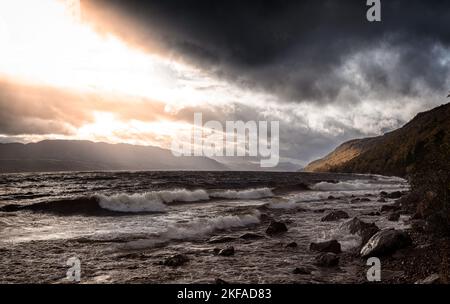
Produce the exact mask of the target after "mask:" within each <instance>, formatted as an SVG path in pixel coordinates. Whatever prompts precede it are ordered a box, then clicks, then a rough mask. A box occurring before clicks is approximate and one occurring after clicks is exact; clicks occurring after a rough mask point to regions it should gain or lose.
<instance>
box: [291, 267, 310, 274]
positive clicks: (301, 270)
mask: <svg viewBox="0 0 450 304" xmlns="http://www.w3.org/2000/svg"><path fill="white" fill-rule="evenodd" d="M292 273H293V274H311V270H309V269H307V268H305V267H297V268H295V269H294V270H293V271H292Z"/></svg>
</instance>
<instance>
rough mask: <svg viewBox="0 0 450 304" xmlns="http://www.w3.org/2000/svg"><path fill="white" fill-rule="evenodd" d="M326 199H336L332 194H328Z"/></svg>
mask: <svg viewBox="0 0 450 304" xmlns="http://www.w3.org/2000/svg"><path fill="white" fill-rule="evenodd" d="M328 199H329V200H334V199H336V198H335V197H334V196H332V195H330V196H328Z"/></svg>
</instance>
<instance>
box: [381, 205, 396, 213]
mask: <svg viewBox="0 0 450 304" xmlns="http://www.w3.org/2000/svg"><path fill="white" fill-rule="evenodd" d="M399 209H400V207H399V206H398V205H397V204H392V205H383V206H382V207H381V209H380V212H390V211H398V210H399Z"/></svg>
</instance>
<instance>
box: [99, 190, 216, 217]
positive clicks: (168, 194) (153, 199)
mask: <svg viewBox="0 0 450 304" xmlns="http://www.w3.org/2000/svg"><path fill="white" fill-rule="evenodd" d="M97 197H98V198H99V200H100V202H99V205H100V207H102V208H104V209H108V210H112V211H118V212H164V211H166V209H167V205H166V204H165V203H172V202H175V201H176V202H196V201H201V200H207V199H209V196H208V193H206V191H205V190H195V191H189V190H186V189H174V190H163V191H152V192H146V193H136V194H116V195H111V196H105V195H97Z"/></svg>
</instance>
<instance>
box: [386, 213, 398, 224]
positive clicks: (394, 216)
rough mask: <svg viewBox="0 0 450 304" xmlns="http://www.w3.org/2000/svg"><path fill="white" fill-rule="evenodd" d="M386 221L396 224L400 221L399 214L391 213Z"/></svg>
mask: <svg viewBox="0 0 450 304" xmlns="http://www.w3.org/2000/svg"><path fill="white" fill-rule="evenodd" d="M387 219H388V220H389V221H391V222H397V221H398V220H399V219H400V213H399V212H392V213H391V214H389V216H388V218H387Z"/></svg>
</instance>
